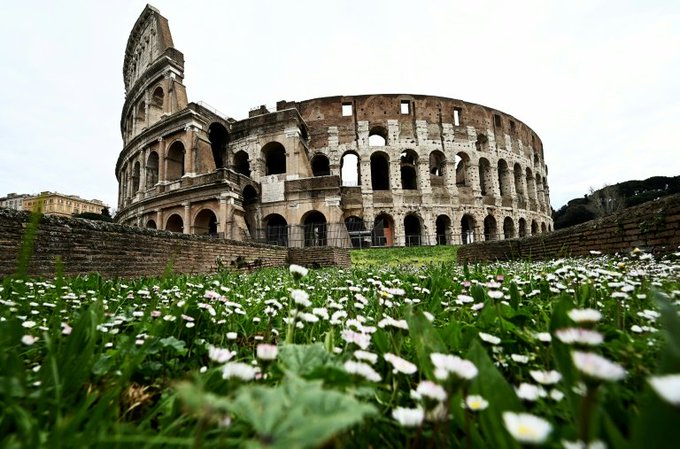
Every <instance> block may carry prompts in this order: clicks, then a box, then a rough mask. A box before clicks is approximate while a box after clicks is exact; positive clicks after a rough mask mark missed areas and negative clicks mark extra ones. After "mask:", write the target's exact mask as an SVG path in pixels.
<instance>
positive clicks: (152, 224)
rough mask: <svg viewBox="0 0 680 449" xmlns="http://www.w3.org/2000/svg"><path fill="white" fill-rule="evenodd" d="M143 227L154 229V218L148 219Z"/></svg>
mask: <svg viewBox="0 0 680 449" xmlns="http://www.w3.org/2000/svg"><path fill="white" fill-rule="evenodd" d="M145 227H146V228H147V229H156V222H155V221H154V220H149V221H147V222H146V225H145Z"/></svg>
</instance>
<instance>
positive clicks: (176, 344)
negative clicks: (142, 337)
mask: <svg viewBox="0 0 680 449" xmlns="http://www.w3.org/2000/svg"><path fill="white" fill-rule="evenodd" d="M160 342H161V345H162V346H163V347H164V348H172V349H174V350H175V352H176V353H177V354H178V355H184V354H186V353H187V348H186V344H185V343H184V341H183V340H178V339H176V338H175V337H167V338H161V340H160Z"/></svg>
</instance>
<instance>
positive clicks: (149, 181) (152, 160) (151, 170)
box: [146, 151, 158, 189]
mask: <svg viewBox="0 0 680 449" xmlns="http://www.w3.org/2000/svg"><path fill="white" fill-rule="evenodd" d="M157 182H158V153H156V152H155V151H152V152H151V153H149V158H148V159H147V160H146V188H147V189H149V188H151V187H153V186H155V185H156V183H157Z"/></svg>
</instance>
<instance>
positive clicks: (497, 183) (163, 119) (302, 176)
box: [116, 6, 552, 247]
mask: <svg viewBox="0 0 680 449" xmlns="http://www.w3.org/2000/svg"><path fill="white" fill-rule="evenodd" d="M123 74H124V79H125V90H126V98H125V104H124V106H123V111H122V117H121V124H120V125H121V132H122V135H123V141H124V147H123V150H122V151H121V153H120V156H119V157H118V162H117V164H116V177H117V178H118V181H119V194H118V214H117V216H116V219H117V220H118V221H119V222H121V223H124V224H128V225H134V226H141V227H147V228H157V229H164V230H168V231H173V232H183V233H190V234H209V235H213V236H216V237H220V238H230V239H235V240H255V241H261V242H267V243H273V244H279V245H288V246H310V245H314V246H316V245H336V246H355V247H357V246H391V245H433V244H460V243H469V242H472V241H476V240H491V239H503V238H514V237H522V236H525V235H531V234H536V233H540V232H546V231H550V230H552V219H551V218H550V201H549V195H548V180H547V175H548V168H547V166H546V165H545V161H544V159H543V145H542V143H541V140H540V139H539V137H538V136H537V135H536V133H534V131H532V130H531V129H530V128H529V127H528V126H526V125H525V124H524V123H522V122H521V121H519V120H517V119H516V118H514V117H513V116H511V115H508V114H506V113H504V112H501V111H498V110H495V109H492V108H489V107H486V106H481V105H478V104H474V103H469V102H465V101H461V100H456V99H451V98H442V97H434V96H427V95H409V94H389V95H384V94H379V95H355V96H335V97H325V98H316V99H312V100H305V101H299V102H296V101H279V102H278V103H277V104H276V108H275V109H276V110H269V109H268V108H266V107H264V106H261V107H259V108H256V109H253V110H251V111H250V113H249V116H248V118H246V119H242V120H235V119H232V118H230V117H226V116H224V115H223V114H221V113H220V112H218V111H217V110H215V109H213V108H211V107H209V106H208V105H206V104H204V103H200V102H199V103H193V102H191V103H190V102H189V101H188V99H187V94H186V88H185V86H184V84H183V83H182V79H183V74H184V56H183V54H182V53H181V52H180V51H178V50H177V49H175V47H174V45H173V41H172V36H171V34H170V28H169V26H168V21H167V19H166V18H164V17H163V16H161V15H160V13H159V12H158V11H157V10H156V9H154V8H153V7H150V6H147V7H146V8H145V9H144V11H143V12H142V14H141V16H140V17H139V19H138V20H137V22H136V23H135V25H134V28H133V29H132V32H131V33H130V37H129V39H128V43H127V49H126V52H125V61H124V65H123ZM271 109H274V108H271Z"/></svg>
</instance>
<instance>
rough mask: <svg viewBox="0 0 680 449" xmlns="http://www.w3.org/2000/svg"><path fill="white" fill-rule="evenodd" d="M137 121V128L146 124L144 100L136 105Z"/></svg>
mask: <svg viewBox="0 0 680 449" xmlns="http://www.w3.org/2000/svg"><path fill="white" fill-rule="evenodd" d="M136 117H137V123H138V124H139V127H138V128H137V129H142V128H143V127H144V125H146V103H145V102H144V100H142V101H140V102H139V104H138V105H137V115H136Z"/></svg>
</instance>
